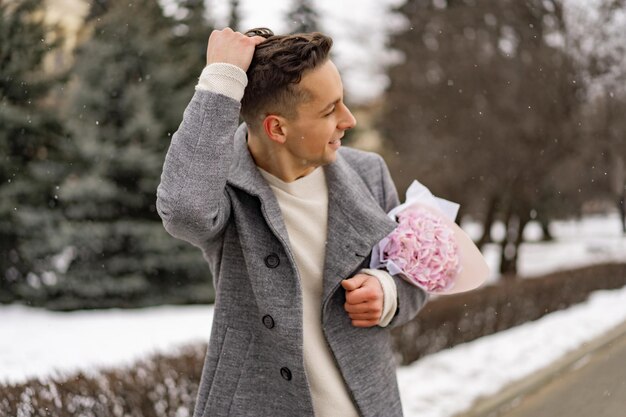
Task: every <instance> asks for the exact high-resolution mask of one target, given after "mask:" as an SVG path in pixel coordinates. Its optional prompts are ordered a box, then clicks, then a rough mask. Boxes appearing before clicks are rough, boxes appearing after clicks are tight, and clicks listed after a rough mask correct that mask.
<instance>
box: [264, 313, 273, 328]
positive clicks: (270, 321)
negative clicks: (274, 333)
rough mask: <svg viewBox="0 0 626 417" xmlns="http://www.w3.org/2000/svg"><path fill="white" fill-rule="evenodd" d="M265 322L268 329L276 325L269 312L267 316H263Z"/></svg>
mask: <svg viewBox="0 0 626 417" xmlns="http://www.w3.org/2000/svg"><path fill="white" fill-rule="evenodd" d="M263 324H264V325H265V327H267V328H268V329H271V328H272V327H274V319H273V318H272V316H270V315H269V314H268V315H266V316H263Z"/></svg>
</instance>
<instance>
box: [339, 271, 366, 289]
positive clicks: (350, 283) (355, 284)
mask: <svg viewBox="0 0 626 417" xmlns="http://www.w3.org/2000/svg"><path fill="white" fill-rule="evenodd" d="M368 279H369V275H365V274H358V275H355V276H353V277H352V278H348V279H344V280H343V281H341V286H342V287H343V288H344V289H345V290H346V291H354V290H356V289H357V288H360V287H361V286H362V285H363V283H364V282H365V281H367V280H368Z"/></svg>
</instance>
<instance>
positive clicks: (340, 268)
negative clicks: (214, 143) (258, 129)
mask: <svg viewBox="0 0 626 417" xmlns="http://www.w3.org/2000/svg"><path fill="white" fill-rule="evenodd" d="M246 136H247V127H246V125H245V123H244V124H242V125H241V126H239V128H238V129H237V132H236V133H235V138H234V141H235V143H234V146H235V149H234V150H235V152H234V154H235V155H234V160H233V163H232V165H231V169H230V172H229V178H228V182H229V183H230V184H231V185H233V186H235V187H237V188H240V189H241V190H243V191H246V192H247V193H249V194H251V195H255V196H257V197H258V198H259V200H260V201H261V208H262V211H263V216H264V217H265V221H266V222H267V223H268V225H269V226H270V228H271V229H272V230H273V231H274V233H275V234H276V235H277V237H278V238H279V239H280V240H281V241H282V243H283V246H284V247H285V250H286V252H287V253H288V254H290V256H291V260H292V262H294V265H295V258H294V257H293V254H292V253H291V249H290V247H289V236H288V234H287V228H286V227H285V224H284V222H283V217H282V213H281V210H280V206H279V205H278V201H277V200H276V197H275V195H274V193H273V191H272V190H271V188H270V186H269V185H268V184H267V182H266V181H265V179H264V178H263V176H262V175H261V173H260V172H259V170H258V168H257V166H256V164H255V163H254V160H253V159H252V156H251V155H250V152H249V150H248V145H247V139H246ZM324 174H325V176H326V182H327V185H328V231H327V239H326V240H327V242H328V243H327V245H326V254H325V257H324V259H325V261H324V290H323V300H326V299H327V298H328V297H329V296H330V295H331V294H332V292H334V289H335V288H336V287H337V285H338V284H339V283H340V281H341V280H342V279H345V278H350V277H349V276H348V275H349V274H351V273H353V272H355V270H356V269H357V268H358V267H359V266H360V265H361V263H362V262H363V261H364V259H365V258H366V257H367V256H368V255H369V253H370V251H371V249H372V247H373V246H374V245H375V244H376V243H378V242H379V241H380V240H381V239H382V238H384V237H385V236H386V235H387V234H389V233H390V232H391V231H392V230H393V228H394V227H395V226H396V223H395V222H394V221H392V220H391V219H389V217H387V215H386V213H385V212H384V211H383V209H382V208H381V207H380V204H379V203H378V202H377V201H376V199H375V198H374V197H373V195H372V193H371V192H370V191H369V189H368V188H367V186H366V185H365V183H364V182H363V180H362V179H361V177H360V176H359V175H358V174H357V173H356V172H355V171H354V169H352V167H351V166H350V164H349V163H348V162H347V161H346V160H345V158H344V157H343V156H342V154H341V152H338V153H337V159H336V160H335V162H333V163H331V164H329V165H326V166H324Z"/></svg>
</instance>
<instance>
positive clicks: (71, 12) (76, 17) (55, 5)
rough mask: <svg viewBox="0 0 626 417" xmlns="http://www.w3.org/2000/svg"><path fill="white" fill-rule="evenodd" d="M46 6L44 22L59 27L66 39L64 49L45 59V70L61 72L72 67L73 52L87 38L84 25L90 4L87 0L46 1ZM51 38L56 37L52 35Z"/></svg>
mask: <svg viewBox="0 0 626 417" xmlns="http://www.w3.org/2000/svg"><path fill="white" fill-rule="evenodd" d="M44 5H45V6H44V7H45V16H44V21H45V22H46V23H48V24H51V25H57V26H58V28H59V30H60V31H61V33H60V34H61V36H63V37H64V39H65V40H64V43H63V47H62V48H60V49H58V50H56V51H51V53H50V54H49V55H48V56H47V57H46V58H45V60H44V69H45V70H46V71H49V72H59V71H62V70H65V69H67V68H69V67H70V66H71V65H72V51H73V50H74V48H75V47H76V45H78V43H79V42H80V41H81V39H82V37H84V36H85V31H84V30H83V23H84V20H85V16H87V13H88V11H89V3H88V2H87V1H85V0H44ZM49 36H56V35H55V34H54V33H51V34H49ZM49 40H52V39H49Z"/></svg>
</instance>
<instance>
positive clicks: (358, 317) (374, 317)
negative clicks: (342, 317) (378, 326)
mask: <svg viewBox="0 0 626 417" xmlns="http://www.w3.org/2000/svg"><path fill="white" fill-rule="evenodd" d="M348 316H350V318H351V319H352V320H378V319H379V318H380V314H376V313H359V314H355V313H350V314H348Z"/></svg>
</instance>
